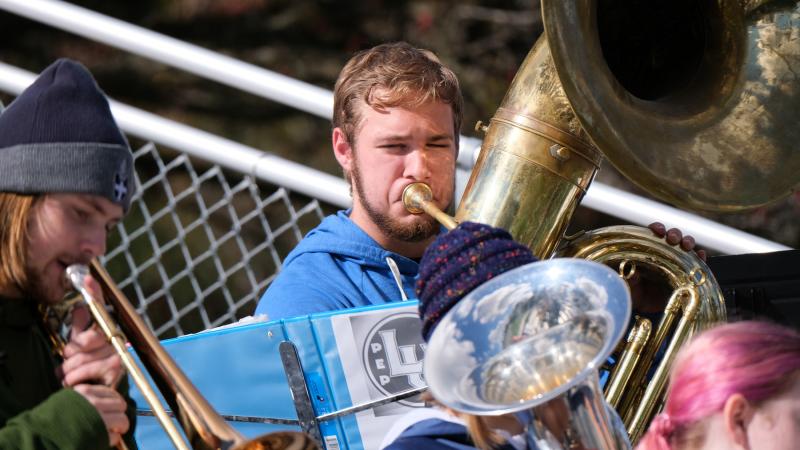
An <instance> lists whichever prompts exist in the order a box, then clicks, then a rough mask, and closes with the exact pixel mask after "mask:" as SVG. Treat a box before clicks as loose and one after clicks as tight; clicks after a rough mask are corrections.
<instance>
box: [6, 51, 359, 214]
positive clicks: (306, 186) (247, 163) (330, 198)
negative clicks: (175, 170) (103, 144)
mask: <svg viewBox="0 0 800 450" xmlns="http://www.w3.org/2000/svg"><path fill="white" fill-rule="evenodd" d="M35 77H36V75H35V74H33V73H31V72H27V71H25V70H21V69H18V68H16V67H13V66H10V65H8V64H5V63H2V62H0V89H2V90H4V91H7V92H11V93H14V94H18V93H20V92H22V90H24V89H25V87H27V86H28V85H29V84H31V83H32V82H33V80H34V79H35ZM111 111H112V113H113V114H114V118H115V119H116V120H117V123H118V124H119V126H120V128H122V129H123V130H124V131H125V132H126V133H130V134H132V135H135V136H137V137H140V138H142V139H145V140H148V141H153V142H155V143H156V144H159V145H163V146H167V147H171V148H174V149H177V150H180V151H183V152H186V153H189V154H190V155H193V156H197V157H199V158H202V159H205V160H208V161H210V162H213V163H215V164H219V165H221V166H223V167H226V168H229V169H233V170H236V171H238V172H242V173H245V174H249V175H253V176H255V177H258V178H260V179H262V180H265V181H268V182H270V183H274V184H277V185H279V186H283V187H286V188H287V189H290V190H292V191H294V192H299V193H302V194H305V195H308V196H310V197H314V198H317V199H320V200H322V201H324V202H327V203H330V204H333V205H336V206H339V207H347V206H348V205H349V204H350V202H351V199H350V194H349V191H348V187H347V183H346V182H345V181H344V180H343V179H341V178H340V177H335V176H333V175H330V174H327V173H325V172H322V171H319V170H316V169H312V168H310V167H307V166H304V165H302V164H297V163H295V162H292V161H289V160H287V159H284V158H280V157H278V156H275V155H272V154H270V153H265V152H264V151H262V150H258V149H255V148H253V147H248V146H246V145H243V144H240V143H238V142H234V141H231V140H229V139H225V138H222V137H219V136H216V135H213V134H211V133H208V132H205V131H203V130H199V129H197V128H193V127H190V126H187V125H184V124H181V123H178V122H175V121H173V120H169V119H165V118H163V117H160V116H157V115H155V114H151V113H148V112H146V111H143V110H141V109H138V108H134V107H132V106H128V105H125V104H122V103H119V102H117V101H114V100H111Z"/></svg>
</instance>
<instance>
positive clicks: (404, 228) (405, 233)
mask: <svg viewBox="0 0 800 450" xmlns="http://www.w3.org/2000/svg"><path fill="white" fill-rule="evenodd" d="M351 182H352V184H353V185H354V186H355V188H356V192H358V198H359V199H360V201H361V205H362V206H363V207H364V210H365V211H366V212H367V215H368V216H369V218H370V220H372V222H373V223H374V224H375V225H377V226H378V229H380V230H381V232H383V234H385V235H386V236H389V237H390V238H392V239H396V240H398V241H401V242H421V241H424V240H426V239H428V238H430V237H432V236H435V235H437V234H438V233H439V228H440V227H439V224H438V223H437V222H436V219H434V218H433V217H431V216H429V215H427V214H424V215H420V216H419V217H416V218H415V219H416V220H414V221H413V222H412V223H410V224H402V223H400V222H399V221H398V220H396V219H395V218H393V217H391V216H390V215H389V214H386V213H384V212H381V211H378V210H377V209H376V208H375V207H374V206H372V205H371V204H370V203H369V200H367V196H366V192H364V187H363V183H362V182H361V172H360V171H359V170H358V164H354V165H353V170H352V173H351Z"/></svg>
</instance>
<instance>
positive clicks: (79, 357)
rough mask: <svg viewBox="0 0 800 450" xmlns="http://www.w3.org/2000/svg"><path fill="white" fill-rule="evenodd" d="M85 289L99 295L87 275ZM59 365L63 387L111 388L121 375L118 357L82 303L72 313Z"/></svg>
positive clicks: (97, 286) (121, 369)
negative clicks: (94, 385) (67, 339)
mask: <svg viewBox="0 0 800 450" xmlns="http://www.w3.org/2000/svg"><path fill="white" fill-rule="evenodd" d="M86 289H87V290H88V291H89V292H90V293H91V294H92V295H93V296H94V297H95V298H97V299H100V298H102V291H101V290H100V285H98V284H97V282H96V281H95V280H94V279H92V278H91V277H87V282H86ZM61 368H62V370H63V372H64V378H63V383H64V385H65V386H75V385H77V384H81V383H93V384H97V383H99V384H103V385H105V386H110V387H112V388H113V387H116V385H117V383H118V382H119V380H120V378H122V376H123V374H124V370H123V368H122V360H121V359H120V357H119V355H117V353H116V352H115V351H114V347H112V346H111V344H110V343H109V342H108V339H107V338H106V336H105V335H104V334H103V332H102V331H101V330H100V329H99V328H98V327H96V326H91V314H90V312H89V309H88V307H86V306H85V305H81V306H77V307H75V309H74V310H73V312H72V332H71V333H70V340H69V343H67V345H66V346H65V347H64V364H63V365H62V366H61Z"/></svg>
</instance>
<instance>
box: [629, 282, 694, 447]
mask: <svg viewBox="0 0 800 450" xmlns="http://www.w3.org/2000/svg"><path fill="white" fill-rule="evenodd" d="M681 290H683V291H684V292H688V294H689V295H688V300H687V301H686V303H685V304H684V306H683V315H682V317H681V320H680V322H678V327H677V328H676V329H675V333H674V334H673V337H672V340H671V341H670V343H669V347H667V350H666V352H665V353H664V357H663V358H662V359H661V362H660V363H659V365H658V368H657V369H656V372H655V374H653V378H652V379H651V380H650V383H649V384H648V385H647V389H646V390H645V392H644V396H643V397H642V401H641V402H640V403H639V407H638V408H637V410H636V414H635V415H634V416H633V421H632V422H631V424H630V426H627V428H628V434H629V435H630V438H631V442H637V441H639V438H641V437H642V435H643V434H644V432H645V430H646V429H647V426H648V424H649V423H650V420H651V419H652V417H653V414H654V413H655V412H656V408H657V406H659V404H660V403H661V402H662V401H663V398H664V390H665V389H666V386H667V379H668V378H669V371H670V368H671V367H672V362H673V361H674V360H675V355H676V354H677V353H678V350H679V349H680V348H681V346H683V344H684V343H685V342H686V340H687V339H688V338H689V336H691V335H692V333H693V331H694V328H695V322H696V320H697V316H698V312H699V311H700V304H701V300H700V297H699V296H698V295H697V294H696V292H695V291H694V290H693V289H681Z"/></svg>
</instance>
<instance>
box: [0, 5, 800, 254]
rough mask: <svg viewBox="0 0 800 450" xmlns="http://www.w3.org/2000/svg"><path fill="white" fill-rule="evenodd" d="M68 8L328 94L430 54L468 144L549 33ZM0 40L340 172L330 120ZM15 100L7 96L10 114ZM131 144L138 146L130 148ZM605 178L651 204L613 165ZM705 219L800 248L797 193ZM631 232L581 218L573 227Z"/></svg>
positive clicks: (435, 19) (209, 85)
mask: <svg viewBox="0 0 800 450" xmlns="http://www.w3.org/2000/svg"><path fill="white" fill-rule="evenodd" d="M71 3H75V4H79V5H82V6H85V7H87V8H89V9H92V10H94V11H97V12H100V13H103V14H106V15H109V16H112V17H115V18H118V19H121V20H124V21H127V22H130V23H133V24H136V25H139V26H142V27H145V28H148V29H151V30H154V31H157V32H160V33H164V34H166V35H168V36H171V37H174V38H177V39H181V40H184V41H188V42H191V43H193V44H196V45H199V46H202V47H205V48H208V49H211V50H214V51H218V52H221V53H224V54H227V55H230V56H233V57H236V58H239V59H242V60H244V61H247V62H249V63H252V64H256V65H259V66H262V67H264V68H267V69H270V70H273V71H277V72H280V73H283V74H286V75H289V76H291V77H294V78H298V79H300V80H303V81H306V82H309V83H312V84H315V85H317V86H320V87H323V88H325V89H332V88H333V84H334V81H335V78H336V75H337V74H338V71H339V69H340V68H341V67H342V65H343V64H344V63H345V62H346V60H347V59H348V58H349V57H350V56H351V55H352V53H353V52H355V51H358V50H361V49H364V48H368V47H370V46H372V45H374V44H377V43H381V42H386V41H395V40H407V41H409V42H411V43H412V44H415V45H417V46H420V47H425V48H428V49H431V50H433V51H434V52H436V53H437V54H438V55H439V56H440V58H441V59H442V60H443V61H444V62H445V64H447V65H449V66H450V67H451V68H453V70H454V71H455V72H456V73H457V74H458V76H459V78H460V80H461V82H462V86H463V91H464V96H465V101H466V107H465V114H466V117H465V120H464V127H463V129H462V133H463V134H466V135H475V133H474V132H473V131H472V128H473V125H474V123H475V122H476V121H477V120H484V121H486V120H487V119H488V118H490V117H491V116H492V115H493V113H494V111H495V109H496V108H497V106H498V105H499V103H500V101H501V100H502V98H503V95H504V93H505V91H506V89H507V87H508V85H509V83H510V81H511V79H512V78H513V76H514V74H515V73H516V70H517V67H518V66H519V64H520V63H521V61H522V59H523V58H524V56H525V54H526V53H527V51H528V50H529V49H530V47H531V46H532V44H533V42H534V41H535V40H536V38H537V37H538V36H539V35H540V34H541V31H542V26H541V20H540V17H539V14H538V1H536V0H516V1H514V0H506V1H493V2H489V1H450V0H443V1H382V0H367V1H358V2H341V1H333V0H320V1H285V0H284V1H267V0H224V1H223V0H140V1H136V2H126V1H116V2H114V1H103V0H83V1H73V2H71ZM0 30H2V39H0V60H2V61H4V62H6V63H8V64H12V65H15V66H19V67H22V68H24V69H27V70H29V71H32V72H38V71H40V70H42V69H43V68H44V67H46V66H47V65H48V64H49V63H51V62H52V61H53V60H54V59H56V58H58V57H61V56H67V57H71V58H74V59H77V60H80V61H81V62H83V63H84V64H85V65H86V66H87V67H88V68H89V69H90V70H91V71H92V72H93V74H94V75H95V77H96V78H97V80H98V82H99V84H100V85H101V86H102V87H103V89H104V90H105V91H106V92H107V93H108V94H109V96H110V97H112V98H114V99H116V100H119V101H121V102H123V103H127V104H131V105H134V106H137V107H139V108H142V109H144V110H147V111H150V112H153V113H156V114H160V115H163V116H165V117H168V118H171V119H174V120H177V121H180V122H183V123H186V124H189V125H192V126H195V127H198V128H201V129H204V130H207V131H210V132H212V133H215V134H219V135H221V136H224V137H227V138H230V139H233V140H236V141H239V142H242V143H244V144H247V145H250V146H253V147H256V148H259V149H263V150H265V151H270V152H273V153H277V154H279V155H281V156H283V157H286V158H288V159H291V160H294V161H297V162H300V163H303V164H307V165H310V166H313V167H315V168H318V169H321V170H324V171H326V172H329V173H332V174H339V173H340V170H339V167H338V166H337V164H336V161H335V159H334V158H333V155H332V152H331V150H330V144H329V138H330V136H329V135H330V124H329V122H328V121H327V120H324V119H321V118H318V117H314V116H311V115H310V114H307V113H304V112H300V111H296V110H293V109H291V108H289V107H285V106H282V105H280V104H277V103H273V102H271V101H268V100H265V99H263V98H260V97H256V96H253V95H250V94H247V93H242V92H240V91H237V90H235V89H233V88H229V87H226V86H222V85H220V84H217V83H215V82H212V81H207V80H204V79H201V78H199V77H197V76H194V75H191V74H187V73H184V72H181V71H180V70H178V69H174V68H171V67H167V66H164V65H162V64H159V63H156V62H153V61H151V60H147V59H144V58H141V57H138V56H135V55H132V54H128V53H125V52H122V51H119V50H117V49H114V48H111V47H108V46H106V45H104V44H100V43H95V42H91V41H88V40H86V39H84V38H81V37H78V36H75V35H72V34H69V33H66V32H62V31H58V30H56V29H53V28H51V27H49V26H46V25H41V24H38V23H36V22H33V21H30V20H28V19H24V18H21V17H19V16H15V15H12V14H9V13H6V12H0ZM12 99H13V97H11V96H9V95H7V94H0V100H2V101H3V102H5V103H6V104H8V102H9V101H10V100H12ZM132 144H133V145H134V146H138V145H141V144H142V143H141V142H137V141H136V140H135V139H134V140H133V142H132ZM598 179H599V180H601V181H603V182H606V183H609V184H612V185H615V186H618V187H622V188H624V189H626V190H631V191H635V192H637V193H639V194H643V193H642V192H641V191H640V190H638V189H637V188H635V187H633V186H632V185H631V184H630V183H628V182H627V181H626V180H624V179H622V178H621V177H620V176H619V175H618V174H617V173H616V171H615V170H614V169H613V167H612V166H611V165H610V164H608V163H605V164H604V166H603V168H602V169H601V171H600V173H599V176H598ZM329 210H331V208H326V212H327V211H329ZM703 215H705V216H706V217H709V218H711V219H713V220H716V221H719V222H722V223H725V224H728V225H731V226H733V227H736V228H739V229H742V230H744V231H747V232H750V233H753V234H756V235H759V236H762V237H765V238H768V239H771V240H774V241H777V242H780V243H783V244H786V245H789V246H792V247H797V246H798V245H800V223H799V222H800V221H798V220H797V218H798V217H800V197H798V196H797V195H795V196H793V197H790V198H787V199H784V200H781V201H778V202H777V203H775V204H773V205H771V206H769V207H764V208H760V209H757V210H755V211H751V212H748V213H741V214H732V215H716V214H703ZM654 219H655V218H654ZM623 222H624V221H623V220H621V219H617V218H613V217H607V216H604V215H602V214H599V213H596V212H594V211H591V210H587V209H584V208H581V209H580V210H579V212H578V213H577V215H576V217H575V220H574V223H573V226H572V229H573V230H574V229H578V228H596V227H598V226H603V225H608V224H616V223H623ZM684 231H685V232H689V233H691V230H684Z"/></svg>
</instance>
